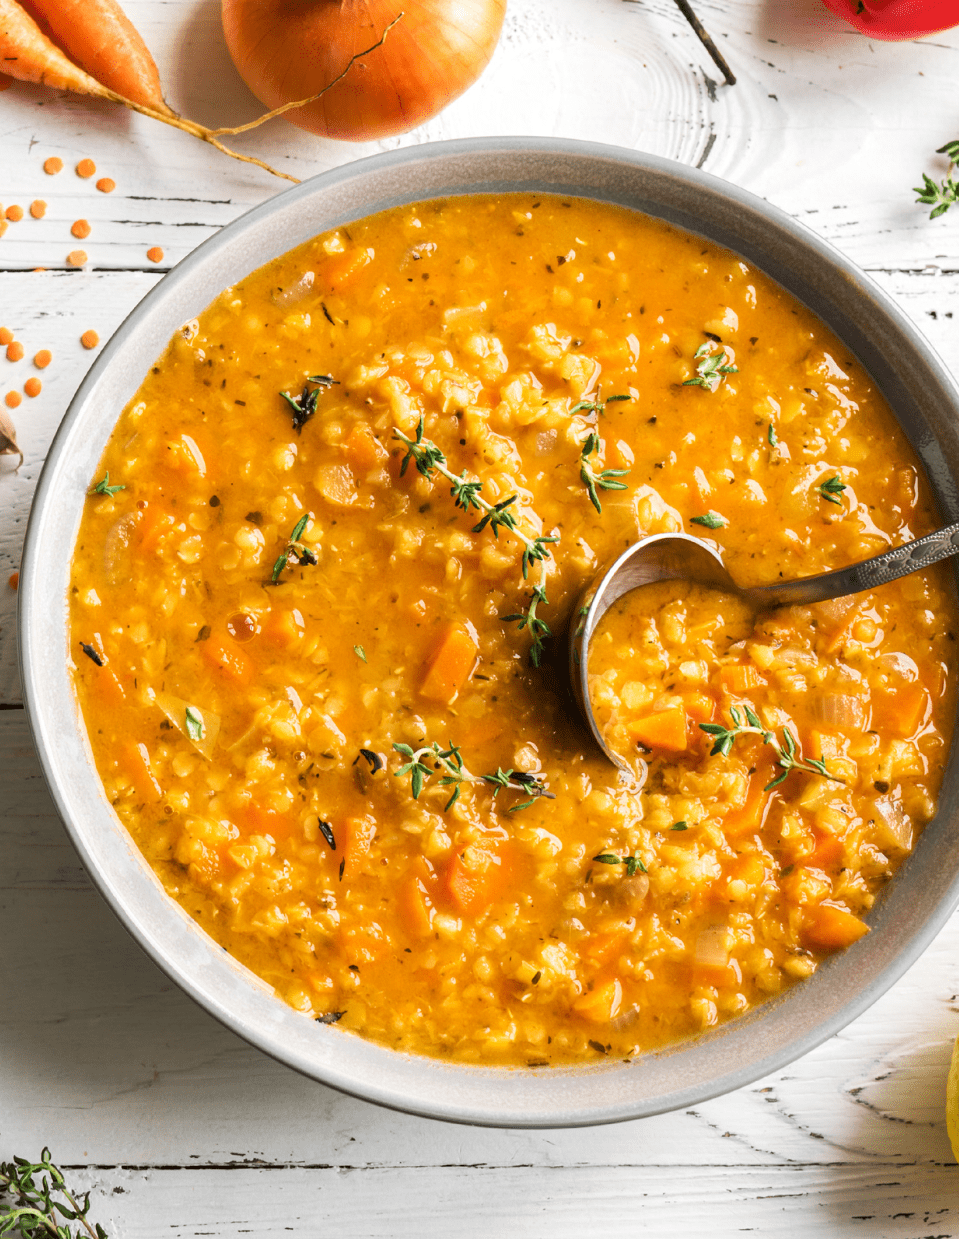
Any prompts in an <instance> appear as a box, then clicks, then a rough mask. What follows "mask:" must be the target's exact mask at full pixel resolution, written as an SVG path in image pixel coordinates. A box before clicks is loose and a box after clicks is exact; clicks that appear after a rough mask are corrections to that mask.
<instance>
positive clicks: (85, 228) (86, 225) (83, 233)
mask: <svg viewBox="0 0 959 1239" xmlns="http://www.w3.org/2000/svg"><path fill="white" fill-rule="evenodd" d="M70 231H71V232H72V233H73V235H74V236H75V237H76V239H77V240H78V241H85V240H86V239H87V237H88V236H89V235H90V222H89V220H86V219H75V220H74V221H73V223H72V224H71V225H70Z"/></svg>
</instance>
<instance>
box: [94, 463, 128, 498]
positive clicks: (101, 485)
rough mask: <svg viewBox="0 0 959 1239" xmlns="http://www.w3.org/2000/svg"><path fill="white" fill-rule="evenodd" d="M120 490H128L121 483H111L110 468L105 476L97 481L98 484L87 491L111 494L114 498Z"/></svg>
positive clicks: (96, 493)
mask: <svg viewBox="0 0 959 1239" xmlns="http://www.w3.org/2000/svg"><path fill="white" fill-rule="evenodd" d="M118 490H126V487H125V486H121V485H119V484H118V485H116V486H111V485H110V470H109V469H108V470H107V471H106V473H105V474H104V475H103V477H102V478H101V479H100V481H99V482H97V484H96V486H91V487H90V489H89V490H88V491H87V494H88V495H109V496H110V498H111V499H112V498H113V496H114V495H115V494H116V493H117V491H118Z"/></svg>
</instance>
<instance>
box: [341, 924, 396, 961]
mask: <svg viewBox="0 0 959 1239" xmlns="http://www.w3.org/2000/svg"><path fill="white" fill-rule="evenodd" d="M389 946H390V938H389V935H388V934H387V933H386V931H385V930H384V929H383V927H382V926H381V925H378V924H377V922H376V921H370V922H369V924H367V925H356V926H352V927H350V928H349V929H344V930H341V932H340V949H341V950H342V952H343V954H344V955H345V956H346V957H347V959H348V960H349V961H350V963H353V964H372V963H375V962H376V960H378V959H379V958H380V957H381V956H382V955H383V954H385V952H386V951H387V950H388V949H389Z"/></svg>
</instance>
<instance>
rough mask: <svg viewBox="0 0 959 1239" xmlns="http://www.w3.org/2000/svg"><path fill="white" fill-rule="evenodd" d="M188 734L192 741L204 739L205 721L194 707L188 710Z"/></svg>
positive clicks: (188, 707) (189, 707)
mask: <svg viewBox="0 0 959 1239" xmlns="http://www.w3.org/2000/svg"><path fill="white" fill-rule="evenodd" d="M186 734H187V735H188V736H189V737H190V739H191V740H202V739H203V734H204V733H203V719H202V717H201V716H200V715H199V714H197V712H196V710H194V708H193V706H187V708H186Z"/></svg>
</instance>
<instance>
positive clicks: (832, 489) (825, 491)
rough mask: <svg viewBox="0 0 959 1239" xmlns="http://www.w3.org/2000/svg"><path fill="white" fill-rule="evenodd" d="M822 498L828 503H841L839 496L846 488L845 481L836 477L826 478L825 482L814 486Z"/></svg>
mask: <svg viewBox="0 0 959 1239" xmlns="http://www.w3.org/2000/svg"><path fill="white" fill-rule="evenodd" d="M816 489H817V490H818V491H819V493H820V495H822V497H823V499H825V500H827V501H828V502H829V503H840V504H841V503H842V499H841V498H840V496H841V495H842V492H843V491H844V490H845V489H846V483H845V482H841V481H840V480H839V478H838V477H831V478H826V480H825V482H821V483H820V484H819V486H817V487H816Z"/></svg>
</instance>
